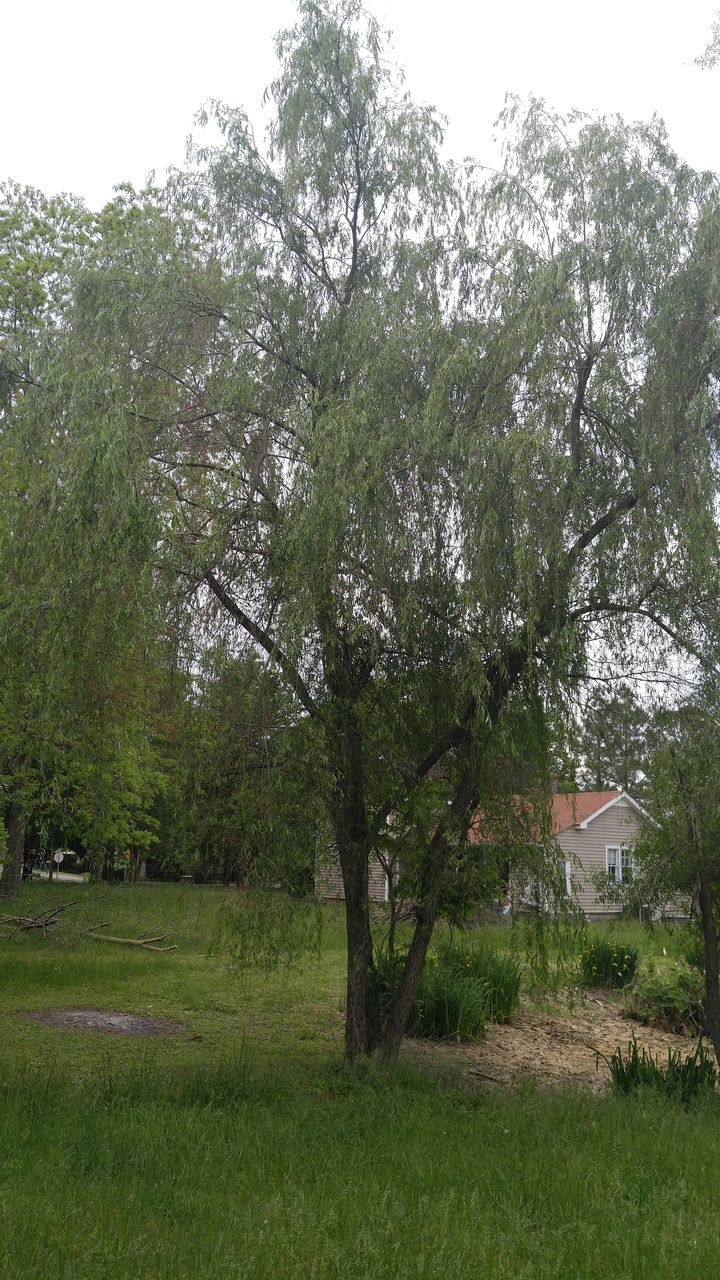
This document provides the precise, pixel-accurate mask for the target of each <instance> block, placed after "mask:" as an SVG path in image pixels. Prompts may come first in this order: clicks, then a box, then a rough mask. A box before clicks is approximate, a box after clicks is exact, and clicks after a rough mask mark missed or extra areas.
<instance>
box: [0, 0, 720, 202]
mask: <svg viewBox="0 0 720 1280" xmlns="http://www.w3.org/2000/svg"><path fill="white" fill-rule="evenodd" d="M369 7H370V8H371V9H372V11H373V12H374V13H375V14H376V16H377V17H378V18H379V19H380V20H381V21H382V22H383V24H384V25H385V26H389V27H390V28H391V29H392V31H393V49H394V54H395V58H396V61H397V62H399V63H400V65H401V66H403V67H404V69H405V72H406V76H407V83H408V86H409V88H410V89H411V91H412V93H413V95H414V96H415V97H416V98H417V99H418V100H420V101H422V102H425V103H432V104H433V105H434V106H435V107H437V108H438V110H439V111H441V112H442V113H443V114H444V115H445V116H447V117H448V121H449V128H448V134H447V150H448V153H449V154H450V155H452V156H454V157H456V158H462V157H463V156H465V155H473V156H475V157H477V158H478V159H480V160H481V161H486V162H490V163H492V162H493V160H494V159H495V156H496V151H495V147H494V145H493V142H492V135H493V128H492V125H493V120H494V119H495V117H496V116H497V114H498V112H499V110H500V109H501V107H502V104H503V99H504V96H505V94H506V92H508V91H511V92H515V93H518V94H520V95H521V96H522V97H527V96H528V95H529V94H531V93H535V94H539V95H540V96H542V97H544V98H546V99H547V101H548V102H549V103H550V104H551V105H552V106H555V107H558V108H561V109H564V108H569V107H573V106H575V107H581V108H583V109H585V110H590V111H597V110H599V111H618V112H620V113H621V114H622V115H624V116H625V117H626V118H628V119H642V120H647V119H649V118H650V116H652V115H653V113H656V114H658V115H660V116H662V117H663V119H664V120H665V122H666V124H667V126H668V129H669V133H670V138H671V141H672V143H673V145H674V146H675V148H676V150H678V151H679V152H680V154H681V155H682V156H683V157H684V158H685V159H686V160H688V161H689V162H690V163H691V164H693V165H695V166H696V167H702V168H712V169H715V170H717V171H720V129H718V106H719V105H720V68H718V69H717V70H715V71H710V72H708V71H705V72H703V71H700V70H699V69H698V68H697V67H696V66H694V65H693V59H694V58H695V57H696V56H697V55H698V54H699V53H701V52H702V50H703V48H704V46H705V44H706V42H707V38H708V34H709V31H710V27H711V24H712V21H713V18H714V15H715V12H716V9H717V8H718V7H720V0H707V2H706V0H685V3H682V4H680V3H678V2H677V0H672V2H670V0H596V2H595V3H594V4H588V3H585V4H583V3H580V2H579V0H505V2H504V3H502V2H501V3H499V4H498V3H492V4H482V3H481V2H480V0H474V3H469V2H468V0H375V2H374V3H373V2H372V0H370V4H369ZM293 13H294V3H291V2H290V0H259V2H258V3H247V0H236V2H235V3H230V2H229V0H203V2H202V3H194V4H189V3H187V0H172V2H170V0H126V2H125V3H124V4H120V5H108V4H102V3H99V0H28V2H27V3H26V4H25V5H22V6H21V5H20V4H19V3H16V4H14V5H13V6H12V9H11V8H10V6H9V5H7V6H6V7H5V9H4V12H3V16H2V40H3V46H4V51H3V61H2V76H1V77H0V109H1V112H2V114H1V116H0V120H1V126H0V177H2V178H7V177H11V178H15V179H16V180H18V181H19V182H22V183H29V184H31V185H33V186H37V187H40V188H41V189H42V190H44V191H45V192H47V193H51V192H53V191H71V192H74V193H76V194H78V195H82V196H83V197H84V198H85V199H86V200H87V201H88V203H89V204H91V205H93V206H99V205H100V204H102V202H103V201H105V200H106V199H108V198H109V197H110V195H111V194H112V188H113V185H114V184H115V183H117V182H121V181H123V180H130V181H132V182H135V183H136V184H141V183H142V182H143V181H144V180H145V179H146V178H147V176H148V174H149V173H150V171H151V170H156V171H158V172H159V173H161V172H162V170H163V169H164V168H165V167H166V166H167V165H169V164H173V163H174V164H177V163H181V162H182V159H183V155H184V146H185V139H186V137H187V135H188V133H189V132H190V131H191V130H192V122H193V116H194V114H195V111H196V110H197V108H198V107H199V106H200V105H201V103H202V102H203V101H204V100H206V99H207V98H209V97H216V98H221V99H224V100H225V101H227V102H230V103H232V104H233V105H242V106H244V107H245V108H246V109H247V110H248V112H249V113H250V115H251V117H253V118H254V119H256V120H257V119H258V118H259V116H260V104H261V99H262V92H263V89H264V87H265V85H266V84H267V83H268V81H269V80H270V79H271V78H272V76H273V74H274V69H275V63H274V55H273V48H272V36H273V34H274V32H275V31H276V30H277V29H278V28H279V27H283V26H286V25H288V23H289V22H290V21H291V20H292V16H293Z"/></svg>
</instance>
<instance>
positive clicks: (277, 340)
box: [58, 0, 720, 1058]
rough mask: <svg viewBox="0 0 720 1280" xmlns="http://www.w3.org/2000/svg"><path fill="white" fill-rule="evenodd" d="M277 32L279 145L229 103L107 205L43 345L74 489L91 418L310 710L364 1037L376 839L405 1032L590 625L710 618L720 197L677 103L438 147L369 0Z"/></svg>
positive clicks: (304, 10) (513, 108) (659, 624)
mask: <svg viewBox="0 0 720 1280" xmlns="http://www.w3.org/2000/svg"><path fill="white" fill-rule="evenodd" d="M277 48H278V53H279V56H280V60H281V68H280V73H279V76H278V78H277V80H276V81H275V83H274V84H273V86H272V87H271V90H270V101H271V103H272V105H273V107H274V113H275V114H274V118H273V121H272V123H271V126H270V133H269V141H268V147H267V151H265V152H264V151H263V150H262V149H261V147H260V145H259V143H258V141H257V140H256V138H255V136H254V134H253V131H252V128H251V126H250V123H249V121H248V119H247V117H246V116H245V115H244V114H243V113H242V112H240V111H237V110H234V109H231V108H228V107H225V106H223V105H221V104H215V105H214V106H213V108H212V110H211V114H212V117H213V120H214V122H215V125H216V126H217V127H218V128H219V130H220V133H221V137H222V141H221V143H220V144H219V145H218V146H215V147H208V148H205V149H201V150H198V151H197V152H196V155H195V161H196V163H195V166H194V168H193V169H192V170H191V171H190V172H189V173H187V174H183V175H175V176H174V177H173V179H172V180H171V181H170V183H169V184H168V187H167V189H166V190H165V191H164V192H162V193H158V192H152V191H151V192H146V193H143V194H142V195H135V194H134V193H132V192H130V191H129V190H128V191H126V192H125V193H123V194H122V195H121V197H120V198H119V199H118V201H116V202H115V204H114V205H113V206H111V207H109V208H108V209H107V210H106V211H105V213H104V215H103V224H102V227H101V233H100V238H99V241H98V243H97V245H96V247H95V248H94V251H93V254H92V255H90V257H89V259H88V263H87V268H86V270H85V271H84V273H83V275H82V277H81V278H80V279H79V281H78V285H77V290H76V295H75V296H76V306H75V312H74V315H73V322H72V326H71V328H70V330H69V332H68V334H67V335H66V341H65V343H64V345H63V347H62V351H61V352H60V353H59V354H58V364H59V366H61V367H62V370H63V374H62V378H61V379H60V380H59V385H61V386H63V387H65V388H66V389H67V388H68V387H71V388H72V394H71V395H70V396H66V398H65V402H64V406H65V419H64V421H65V423H66V430H67V432H68V434H69V438H70V439H71V440H72V441H73V442H74V443H73V447H72V449H70V450H66V476H67V481H66V483H67V487H68V488H70V487H71V486H72V483H73V477H74V476H75V475H77V474H82V473H83V466H84V465H85V464H84V463H83V458H87V456H88V445H89V442H90V441H92V447H93V448H94V449H97V447H98V446H97V443H96V442H97V441H98V440H102V441H103V442H104V444H105V447H106V453H105V455H104V456H105V458H106V462H107V466H108V468H109V469H110V471H111V472H112V474H113V475H115V476H117V475H118V474H120V475H121V476H122V484H121V485H120V488H121V489H123V490H124V491H126V492H129V493H131V494H132V495H133V502H134V503H136V506H135V508H134V509H135V510H136V512H137V519H138V522H139V523H140V524H142V521H143V519H145V518H147V519H150V514H151V515H152V520H153V521H154V523H155V528H156V531H157V532H156V543H155V547H156V551H157V557H156V567H155V571H154V579H153V582H154V588H155V592H156V598H158V599H159V598H161V597H162V594H163V592H164V591H166V592H167V593H168V599H169V598H170V594H171V592H170V588H171V587H172V584H173V583H175V584H177V585H179V586H181V588H182V590H183V591H184V592H185V599H186V600H189V599H190V594H191V593H192V592H193V591H194V592H195V596H194V601H195V607H196V608H197V609H198V614H199V616H201V617H203V619H204V625H205V627H209V626H211V625H212V624H215V623H217V622H218V621H219V620H222V619H223V618H224V619H225V620H232V621H233V622H234V623H235V624H236V625H237V627H238V628H239V629H240V630H241V631H242V632H244V633H245V635H246V637H247V638H248V642H250V643H252V644H253V645H255V646H257V647H258V648H259V649H260V650H262V651H264V652H265V653H266V654H267V655H268V656H269V657H270V658H271V659H272V661H273V662H274V664H275V666H276V668H277V671H278V673H279V675H280V676H281V677H282V679H283V681H284V683H285V685H286V687H287V689H288V690H289V691H290V692H291V693H292V695H293V696H294V699H295V702H296V709H297V713H298V714H301V713H302V714H304V715H305V716H306V717H307V718H308V719H309V720H310V721H312V724H313V731H314V733H315V734H316V735H317V742H318V748H317V751H316V753H315V754H314V757H313V761H312V771H311V772H309V774H308V782H307V785H308V787H313V788H314V789H315V790H316V791H317V794H319V796H320V797H321V798H322V800H323V802H324V803H325V805H326V807H327V813H328V820H329V822H330V824H331V827H332V831H333V835H334V840H335V844H336V847H337V851H338V855H339V859H340V865H341V869H342V875H343V882H344V888H345V900H346V916H347V939H348V975H347V1004H346V1052H347V1054H348V1056H350V1057H354V1056H356V1055H357V1054H360V1053H369V1052H371V1051H372V1050H373V1048H374V1047H375V1045H376V1044H377V1042H378V1037H379V1034H380V1028H379V1015H378V1000H377V982H376V975H375V969H374V964H373V951H372V937H371V929H370V912H369V903H368V866H369V860H370V858H371V857H372V856H374V854H375V852H376V850H379V849H382V848H383V847H384V846H385V844H386V832H387V827H388V819H390V818H391V817H393V818H394V820H395V821H396V822H397V823H398V825H399V827H401V828H402V829H406V827H407V826H412V827H413V828H414V830H415V833H416V845H417V857H416V869H415V882H416V891H415V893H414V900H415V906H414V915H415V928H414V934H413V938H412V942H411V945H410V948H409V953H408V957H407V962H406V965H405V969H404V972H403V974H402V976H401V978H400V981H399V983H398V987H397V991H396V993H395V997H394V1000H393V1002H392V1005H391V1008H390V1012H389V1016H388V1021H387V1025H386V1028H385V1031H384V1044H385V1052H386V1054H387V1056H388V1057H390V1058H392V1057H394V1056H395V1055H396V1054H397V1052H398V1048H399V1044H400V1040H401V1037H402V1034H403V1031H404V1028H405V1025H406V1022H407V1017H408V1013H409V1010H410V1008H411V1006H412V1002H413V998H414V994H415V991H416V989H417V984H418V981H419V978H420V974H421V972H422V967H423V964H424V959H425V955H426V952H427V947H428V945H429V942H430V938H431V936H432V931H433V928H434V924H435V921H436V918H437V915H438V911H439V910H440V908H441V905H442V901H443V892H444V886H445V885H446V883H447V875H448V870H449V868H450V867H451V866H452V865H453V864H454V862H456V861H458V860H461V859H460V858H459V854H460V851H461V850H462V849H463V848H464V847H465V840H466V832H467V829H468V826H469V822H470V820H471V817H472V815H473V813H474V812H475V810H476V808H477V807H478V805H479V804H481V803H485V802H486V801H487V800H489V799H491V798H492V796H491V795H490V794H489V793H490V791H491V789H492V778H493V776H494V772H493V769H492V768H490V767H489V762H490V761H491V760H496V759H497V757H498V756H499V755H501V756H506V757H508V758H516V759H522V758H523V756H524V755H525V751H526V743H525V741H524V739H525V736H526V734H527V732H528V726H529V725H531V724H535V725H537V719H538V716H539V715H540V713H541V711H542V710H543V708H547V707H548V706H551V705H552V701H553V698H554V696H555V690H556V688H557V686H558V684H559V683H560V682H561V681H562V680H563V679H566V678H567V677H568V673H569V672H571V671H572V672H576V673H580V674H582V670H583V660H584V654H585V652H586V651H587V648H588V646H590V645H592V644H595V643H596V642H597V641H598V639H600V640H601V641H602V642H603V643H605V644H611V645H613V646H614V647H615V649H621V648H622V645H623V644H626V645H627V644H632V643H637V642H638V640H639V639H642V641H643V643H645V644H646V645H652V644H654V643H660V642H661V641H662V642H663V643H665V644H668V645H670V644H674V643H683V644H693V643H695V642H696V640H697V633H698V630H699V629H701V628H702V627H703V626H705V625H710V620H711V617H712V608H713V600H714V595H713V584H714V582H715V581H716V568H717V540H716V527H715V519H714V502H715V494H716V466H715V458H716V454H715V448H716V444H717V431H718V420H719V419H718V412H717V368H718V366H717V359H718V350H717V328H716V320H715V312H716V299H717V262H718V260H720V259H719V257H718V252H717V250H718V218H717V202H716V198H715V189H714V185H713V183H712V182H711V181H710V180H709V179H707V178H703V177H698V176H697V175H695V174H694V173H692V172H691V171H690V170H688V169H687V168H686V167H685V166H684V165H682V164H681V163H680V162H679V161H678V160H677V159H676V157H675V156H674V155H673V154H672V152H671V151H670V148H669V146H668V144H667V140H666V138H665V135H664V133H663V131H662V129H661V127H660V126H659V125H656V124H655V125H652V126H650V127H647V128H630V127H628V126H625V125H624V124H623V123H622V122H621V121H618V120H591V119H586V118H584V117H581V116H577V115H573V116H571V117H569V118H567V119H563V118H560V117H558V116H554V115H552V114H551V113H550V112H548V110H547V109H546V108H545V107H544V105H543V104H542V103H538V102H535V103H532V104H531V105H530V107H529V108H528V109H527V110H526V111H524V112H523V111H521V109H520V107H519V106H518V104H510V106H509V108H508V111H507V112H506V114H505V117H504V121H503V124H504V127H505V129H506V136H507V153H506V159H505V167H504V169H503V171H502V172H501V173H499V174H493V175H491V176H490V177H489V178H488V179H487V181H480V179H479V177H478V175H477V174H476V173H475V172H474V171H472V170H467V169H463V170H457V169H454V168H453V167H452V166H447V165H444V164H443V163H442V162H441V160H440V158H439V152H438V146H439V142H440V138H441V130H440V126H439V123H438V121H437V118H436V117H435V116H434V115H433V113H432V112H430V111H429V110H427V109H419V108H417V107H415V106H414V105H413V103H412V102H411V101H410V99H409V98H408V96H407V95H406V94H405V93H404V92H403V90H402V88H401V86H400V84H399V82H398V78H397V76H396V75H395V73H394V72H393V71H392V69H391V68H389V67H388V65H387V62H386V61H385V59H384V57H383V53H382V38H381V32H380V31H379V29H378V27H377V24H376V23H375V22H374V21H372V19H370V18H369V17H368V16H367V15H366V14H365V12H364V11H363V10H362V8H361V7H360V6H359V5H358V4H357V3H354V0H339V3H338V4H337V5H331V4H325V3H311V2H310V0H304V2H303V3H301V4H300V6H299V20H298V24H297V26H296V27H294V28H293V29H292V30H291V31H288V32H286V33H283V34H282V35H281V36H280V37H279V40H278V45H277ZM90 424H92V431H90ZM112 459H115V460H116V465H115V469H114V471H113V464H112ZM117 460H119V462H118V461H117ZM116 492H117V490H114V493H116ZM101 496H103V495H102V494H101ZM104 498H108V499H111V500H116V499H113V495H108V494H104ZM143 500H144V502H145V505H146V511H147V513H148V514H147V516H145V517H144V516H143V515H142V510H141V506H142V501H143ZM111 507H112V501H111ZM97 509H98V510H100V511H102V510H104V509H105V508H104V501H103V502H100V501H98V503H97ZM126 532H127V534H128V536H129V537H131V536H132V528H131V527H130V526H127V525H126ZM701 596H702V599H703V601H704V602H705V606H704V607H705V614H704V615H702V616H701V615H700V614H699V613H698V611H697V609H696V608H695V603H696V602H697V600H698V599H699V598H700V597H701Z"/></svg>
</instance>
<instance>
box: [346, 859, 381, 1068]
mask: <svg viewBox="0 0 720 1280" xmlns="http://www.w3.org/2000/svg"><path fill="white" fill-rule="evenodd" d="M339 852H340V867H341V870H342V877H343V886H344V890H345V922H346V932H347V992H346V1002H345V1057H346V1058H347V1059H348V1060H349V1061H350V1062H353V1061H354V1060H355V1058H358V1057H361V1056H363V1055H364V1056H369V1055H370V1054H371V1053H372V1052H373V1051H374V1049H375V1048H376V1046H377V1042H378V1035H379V1032H380V1008H379V1002H378V986H377V975H376V973H375V962H374V958H373V945H372V933H371V930H370V902H369V894H368V878H369V869H368V855H367V848H366V846H365V845H364V844H363V845H359V846H358V845H351V844H346V845H345V847H344V848H340V850H339Z"/></svg>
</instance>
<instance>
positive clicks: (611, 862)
mask: <svg viewBox="0 0 720 1280" xmlns="http://www.w3.org/2000/svg"><path fill="white" fill-rule="evenodd" d="M605 865H606V867H607V874H608V879H609V880H612V882H613V884H620V883H621V881H623V880H625V881H626V882H627V881H629V880H632V878H633V874H634V871H635V862H634V859H633V856H632V852H631V850H630V849H629V848H628V846H627V845H625V844H609V845H606V847H605Z"/></svg>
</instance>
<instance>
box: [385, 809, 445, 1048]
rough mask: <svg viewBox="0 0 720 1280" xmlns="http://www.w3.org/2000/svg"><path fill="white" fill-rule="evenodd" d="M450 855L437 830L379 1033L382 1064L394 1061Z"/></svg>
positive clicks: (432, 927) (443, 835) (415, 993)
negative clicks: (409, 936)
mask: <svg viewBox="0 0 720 1280" xmlns="http://www.w3.org/2000/svg"><path fill="white" fill-rule="evenodd" d="M449 852H450V849H449V845H448V842H447V838H446V836H445V831H444V829H443V828H441V827H438V829H437V830H436V832H435V834H434V835H433V838H432V840H431V841H430V846H429V849H428V853H427V863H426V869H425V872H424V874H423V880H424V885H423V892H422V893H421V901H420V902H419V903H418V904H417V906H416V908H415V917H416V924H415V930H414V932H413V936H412V942H411V943H410V949H409V951H408V954H407V959H406V961H405V966H404V968H403V971H402V974H401V976H400V981H399V983H398V985H397V990H396V991H395V994H394V996H393V998H392V1002H391V1005H390V1012H389V1014H388V1018H387V1022H386V1024H385V1031H384V1034H383V1057H384V1059H385V1061H386V1062H397V1059H398V1055H399V1053H400V1045H401V1044H402V1039H403V1036H404V1035H405V1029H406V1027H407V1024H408V1018H409V1017H410V1011H411V1009H412V1007H413V1004H414V1002H415V996H416V995H417V989H418V986H419V983H420V978H421V977H422V971H423V968H424V965H425V957H426V956H427V950H428V947H429V946H430V939H431V938H432V935H433V929H434V928H435V921H436V919H437V913H438V902H439V895H440V881H441V877H442V872H443V870H444V868H445V865H446V862H447V857H448V854H449Z"/></svg>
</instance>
